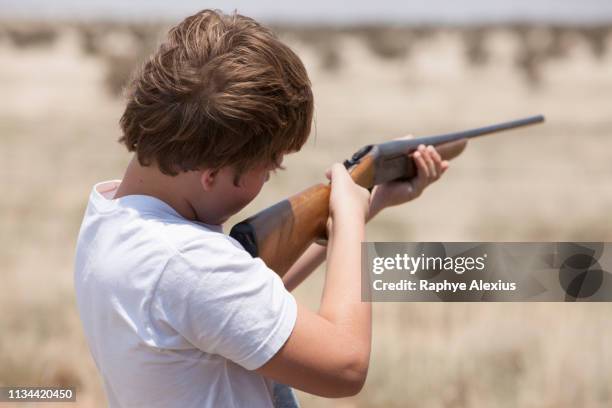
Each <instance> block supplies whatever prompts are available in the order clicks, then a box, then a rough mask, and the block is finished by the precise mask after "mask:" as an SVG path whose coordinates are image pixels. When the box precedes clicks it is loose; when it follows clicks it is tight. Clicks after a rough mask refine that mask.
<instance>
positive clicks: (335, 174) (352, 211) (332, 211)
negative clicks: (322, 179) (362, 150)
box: [326, 163, 370, 220]
mask: <svg viewBox="0 0 612 408" xmlns="http://www.w3.org/2000/svg"><path fill="white" fill-rule="evenodd" d="M326 176H327V178H328V179H329V180H330V181H331V193H330V197H329V215H330V218H331V219H335V220H337V219H346V220H349V219H360V220H365V218H366V216H367V215H368V212H369V207H370V204H369V201H370V193H369V191H368V190H366V189H365V188H363V187H361V186H360V185H358V184H355V182H354V181H353V179H352V178H351V176H350V174H349V173H348V171H346V168H345V167H344V166H343V165H342V164H340V163H336V164H334V165H333V166H332V167H331V169H330V170H328V171H327V172H326Z"/></svg>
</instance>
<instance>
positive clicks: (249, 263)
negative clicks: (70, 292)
mask: <svg viewBox="0 0 612 408" xmlns="http://www.w3.org/2000/svg"><path fill="white" fill-rule="evenodd" d="M119 183H120V182H119V181H110V182H104V183H100V184H97V185H96V186H94V188H93V191H92V193H91V196H90V199H89V204H88V206H87V210H86V213H85V217H84V219H83V224H82V225H81V231H80V233H79V239H78V244H77V251H76V252H77V253H76V262H75V275H74V279H75V288H76V295H77V303H78V308H79V313H80V316H81V320H82V322H83V327H84V329H85V334H86V337H87V340H88V343H89V347H90V349H91V352H92V354H93V357H94V360H95V362H96V365H97V367H98V370H99V371H100V373H101V374H102V377H103V380H104V388H105V391H106V394H107V397H108V402H109V404H110V406H111V407H185V408H187V407H247V406H248V407H271V406H272V396H271V387H272V384H273V383H272V381H270V380H267V379H265V378H264V377H262V376H261V375H259V374H257V373H256V372H254V371H251V370H254V369H256V368H258V367H260V366H262V365H263V364H264V363H266V362H267V361H268V360H269V359H270V358H271V357H273V356H274V354H276V352H277V351H278V350H279V349H280V348H281V347H282V345H283V344H284V343H285V341H286V340H287V338H288V337H289V335H290V334H291V331H292V330H293V327H294V324H295V319H296V314H297V306H296V302H295V299H294V298H293V296H292V295H291V294H290V293H289V292H288V291H287V290H286V289H285V287H284V285H283V283H282V280H281V279H280V278H279V276H278V275H277V274H276V273H274V272H273V271H272V270H271V269H269V268H268V267H267V266H266V265H265V264H264V263H263V261H262V260H261V259H259V258H252V257H251V256H250V255H249V254H248V253H247V252H246V251H245V250H244V249H243V248H242V246H241V245H240V244H239V243H238V242H237V241H236V240H234V239H233V238H231V237H229V236H227V235H224V234H223V232H222V230H221V227H220V226H212V225H207V224H203V223H196V222H193V221H188V220H186V219H184V218H182V217H181V216H180V215H179V214H178V213H177V212H176V211H174V209H172V208H171V207H170V206H169V205H167V204H166V203H164V202H162V201H161V200H158V199H157V198H154V197H150V196H144V195H131V196H125V197H121V198H119V199H112V197H113V196H114V194H115V191H116V188H117V186H118V185H119Z"/></svg>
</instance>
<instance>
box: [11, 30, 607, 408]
mask: <svg viewBox="0 0 612 408" xmlns="http://www.w3.org/2000/svg"><path fill="white" fill-rule="evenodd" d="M168 27H169V25H168V24H161V23H152V22H127V21H122V22H117V21H111V20H109V21H105V22H101V21H98V22H82V21H81V22H79V21H77V20H65V21H58V20H53V21H48V20H45V21H35V20H24V19H6V18H5V19H4V20H2V21H1V22H0V90H1V92H2V98H0V140H1V148H0V172H1V173H0V174H1V176H2V179H3V180H4V183H5V184H4V188H3V194H2V198H0V259H1V261H2V272H0V278H1V283H0V310H2V312H3V313H2V314H0V385H56V386H76V387H78V404H77V405H78V406H83V407H86V406H87V407H89V406H102V405H104V404H105V399H104V394H103V392H102V389H101V382H100V379H99V377H98V375H97V373H96V370H95V366H94V363H93V360H92V358H91V357H90V355H89V352H88V349H87V345H86V343H85V339H84V336H83V334H82V331H81V328H80V323H79V320H78V315H77V312H76V308H75V303H74V295H73V288H72V260H73V255H74V245H75V240H76V236H77V232H78V228H79V224H80V220H81V217H82V214H83V211H84V208H85V205H86V201H87V197H88V194H89V192H90V189H91V187H92V185H93V184H94V183H96V182H97V181H100V180H107V179H117V178H121V177H122V172H123V169H124V167H125V165H126V164H127V162H128V160H129V155H128V154H127V153H126V152H125V151H124V149H123V148H122V147H121V146H120V145H119V144H118V143H117V142H116V140H117V138H118V137H119V136H120V133H119V127H118V120H119V117H120V115H121V113H122V109H123V100H122V98H121V90H122V87H123V85H124V84H125V81H126V79H127V78H128V77H129V74H130V72H131V71H132V70H133V69H134V67H136V66H137V65H138V64H139V63H140V62H142V60H143V59H144V58H145V57H146V55H147V54H148V53H149V52H150V51H151V50H152V49H153V48H154V47H155V45H156V44H157V42H158V40H159V39H160V38H162V36H163V34H164V33H165V32H166V31H167V29H168ZM275 29H276V31H277V32H278V33H279V35H280V36H281V37H282V38H283V39H285V40H286V41H287V42H288V43H289V44H290V45H291V46H292V48H294V50H295V51H296V52H297V53H298V54H299V55H300V56H301V57H302V59H303V61H304V63H305V64H306V66H307V69H308V71H309V73H310V77H311V80H312V83H313V89H314V93H315V98H316V126H315V131H314V132H313V134H312V136H311V138H310V140H309V142H308V143H307V145H306V146H305V147H304V148H303V150H302V151H301V152H300V153H297V154H294V155H292V156H288V157H286V159H285V165H286V167H287V170H286V171H283V172H279V173H278V174H277V175H276V176H274V177H273V178H272V180H271V181H270V182H269V183H268V184H267V186H266V187H265V189H264V192H263V194H262V195H261V196H260V197H258V199H257V200H256V201H254V202H253V203H252V204H251V205H250V206H249V207H248V208H247V209H245V210H244V211H243V212H242V213H241V214H239V215H238V216H236V217H235V218H234V219H233V220H232V222H230V223H228V226H229V225H232V224H233V223H234V222H235V221H238V220H239V219H241V218H243V217H245V216H246V215H249V214H251V213H253V212H255V211H257V210H259V209H261V208H263V207H265V206H267V205H269V204H272V203H274V202H276V201H278V200H280V199H282V198H284V197H286V196H288V195H290V194H292V193H294V192H296V191H298V190H300V189H302V188H304V187H307V186H308V185H310V184H312V183H315V182H319V181H322V180H323V172H324V170H325V169H326V168H327V167H328V166H329V165H330V164H331V163H333V162H334V161H341V160H343V159H344V158H346V157H348V156H349V155H350V154H351V153H352V152H353V151H355V150H356V149H358V148H359V147H361V146H362V145H365V144H368V143H372V142H376V141H383V140H387V139H391V138H394V137H398V136H402V135H404V134H407V133H412V134H414V135H426V134H433V133H440V132H446V131H453V130H460V129H465V128H470V127H476V126H481V125H486V124H490V123H494V122H498V121H504V120H509V119H514V118H517V117H521V116H527V115H530V114H537V113H542V114H545V115H546V116H547V123H546V124H545V125H540V126H538V127H533V128H529V129H525V130H519V131H516V132H513V133H506V134H500V135H497V136H493V137H489V138H486V139H481V140H478V141H476V142H474V143H472V144H471V145H470V146H468V150H467V151H466V152H465V153H464V154H463V155H462V156H461V157H460V158H458V159H457V160H456V161H454V162H453V163H452V164H451V169H450V171H449V172H448V174H447V176H445V178H444V180H443V181H441V182H440V183H438V184H437V185H434V186H432V187H431V188H430V189H429V190H428V191H426V193H425V194H424V195H423V196H422V198H421V199H419V200H417V201H415V202H414V203H409V204H407V205H405V206H403V207H398V208H394V209H390V210H387V211H386V212H385V213H383V214H381V215H380V217H379V218H378V219H376V220H375V221H374V222H373V223H372V224H371V225H370V226H369V230H368V239H369V240H371V241H376V240H377V241H393V240H398V241H581V240H582V241H612V160H611V157H612V26H611V25H609V24H600V23H598V24H591V25H584V24H580V25H567V24H559V23H555V24H534V23H531V24H527V23H512V24H510V23H508V24H495V25H492V24H470V25H461V26H452V25H443V26H442V25H433V24H427V25H414V24H413V25H391V24H377V25H376V24H369V25H342V26H339V25H329V24H328V25H325V26H313V25H312V24H309V25H297V24H280V23H276V25H275ZM226 230H229V228H226ZM323 274H324V270H323V268H321V269H320V270H319V271H317V272H316V273H315V275H314V276H313V277H312V278H310V280H309V281H307V282H306V283H305V284H304V285H303V287H300V288H299V289H298V290H297V291H296V297H297V298H298V301H301V302H304V303H306V304H308V305H309V306H310V307H312V308H313V309H315V308H316V307H317V306H318V301H319V297H320V291H321V286H322V282H323ZM356 279H357V277H356ZM374 310H375V326H374V347H373V355H372V364H371V371H370V374H369V377H368V381H367V383H366V386H365V387H364V390H363V391H362V392H361V394H359V395H358V396H356V397H354V398H349V399H342V400H326V399H322V398H316V397H313V396H309V395H306V394H304V393H300V394H299V397H300V400H301V402H302V404H303V406H305V407H551V408H552V407H559V408H563V407H609V406H612V349H610V344H612V319H611V317H610V316H611V313H612V306H611V305H610V304H605V303H601V304H536V303H531V304H530V303H527V304H494V303H488V304H486V303H485V304H450V303H447V304H442V303H438V304H432V303H423V304H400V303H387V304H375V305H374ZM19 406H23V405H19ZM71 406H74V405H71Z"/></svg>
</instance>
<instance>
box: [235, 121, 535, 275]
mask: <svg viewBox="0 0 612 408" xmlns="http://www.w3.org/2000/svg"><path fill="white" fill-rule="evenodd" d="M543 121H544V116H542V115H537V116H531V117H528V118H524V119H519V120H514V121H511V122H505V123H500V124H496V125H491V126H485V127H482V128H477V129H471V130H465V131H461V132H455V133H449V134H443V135H436V136H427V137H421V138H414V139H404V140H394V141H390V142H385V143H380V144H376V145H367V146H364V147H362V148H361V149H359V150H358V151H357V152H356V153H355V154H353V156H352V157H351V158H350V159H348V160H345V161H344V166H345V167H346V168H347V170H348V171H349V173H350V175H351V177H352V178H353V180H354V181H355V183H357V184H359V185H360V186H362V187H365V188H367V189H370V190H371V189H372V188H373V187H374V186H375V185H378V184H382V183H386V182H388V181H393V180H409V179H411V178H413V177H414V176H415V175H416V172H417V169H416V165H415V163H414V161H413V159H412V156H411V154H412V153H413V152H414V151H415V150H416V149H417V147H418V146H419V145H421V144H423V145H426V146H427V145H433V146H435V147H436V149H437V150H438V153H440V156H442V158H443V159H444V160H450V159H452V158H454V157H456V156H458V155H459V154H461V152H462V151H463V150H464V149H465V146H466V144H467V140H468V139H471V138H474V137H478V136H483V135H487V134H491V133H495V132H499V131H502V130H508V129H514V128H517V127H521V126H527V125H532V124H535V123H540V122H543ZM329 193H330V186H329V183H328V184H323V183H320V184H316V185H314V186H312V187H310V188H307V189H306V190H304V191H302V192H300V193H297V194H295V195H293V196H291V197H289V198H288V199H286V200H283V201H281V202H279V203H277V204H274V205H273V206H271V207H268V208H266V209H264V210H262V211H260V212H259V213H257V214H255V215H254V216H252V217H250V218H247V219H246V220H244V221H242V222H240V223H238V224H236V225H234V227H233V228H232V230H231V231H230V236H232V237H233V238H235V239H236V240H237V241H238V242H240V243H241V244H242V246H243V247H244V249H246V250H247V251H248V252H249V253H250V254H251V256H253V257H260V258H261V259H262V260H263V261H264V262H265V263H266V265H268V267H269V268H271V269H272V270H273V271H275V272H276V273H277V274H279V275H280V276H281V277H282V276H284V274H285V273H286V272H287V271H288V270H289V268H290V267H291V265H293V263H294V262H295V261H297V259H298V258H299V257H300V255H302V253H304V251H305V250H306V249H307V248H308V247H309V246H310V244H312V243H313V242H314V241H315V240H324V239H326V235H327V230H326V224H327V218H328V216H329Z"/></svg>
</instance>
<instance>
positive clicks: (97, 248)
mask: <svg viewBox="0 0 612 408" xmlns="http://www.w3.org/2000/svg"><path fill="white" fill-rule="evenodd" d="M109 183H111V182H106V183H99V184H97V185H96V186H94V188H93V190H92V193H91V196H90V200H89V205H88V208H87V211H86V214H85V217H84V220H83V224H82V226H81V232H80V235H79V242H78V245H77V253H81V254H82V255H85V256H86V257H87V258H92V257H93V258H98V260H100V261H104V262H105V263H108V261H110V260H111V259H109V258H112V259H115V260H117V259H118V260H120V261H121V262H120V263H121V265H129V266H130V267H133V266H134V264H138V265H143V263H147V261H152V260H153V259H154V260H155V262H156V263H157V265H160V264H163V263H165V262H166V261H169V260H170V259H173V262H178V263H185V264H187V265H191V266H193V267H194V269H197V270H200V271H202V270H206V269H209V270H210V269H215V268H218V267H219V266H220V265H219V264H223V263H224V262H226V258H229V259H242V258H244V259H245V260H246V259H251V260H252V258H251V256H250V255H249V254H248V253H247V252H246V251H245V250H244V249H243V247H242V246H241V245H240V243H239V242H238V241H236V240H235V239H234V238H232V237H230V236H228V235H225V234H224V233H223V230H222V227H221V226H220V225H210V224H204V223H201V222H195V221H191V220H187V219H185V218H183V217H182V216H180V215H179V214H178V213H177V212H176V211H175V210H174V209H173V208H172V207H171V206H169V205H168V204H166V203H165V202H163V201H162V200H159V199H157V198H155V197H152V196H146V195H129V196H124V197H121V198H119V199H112V186H113V184H109ZM105 192H106V193H107V194H106V195H105ZM121 269H123V268H121Z"/></svg>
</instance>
